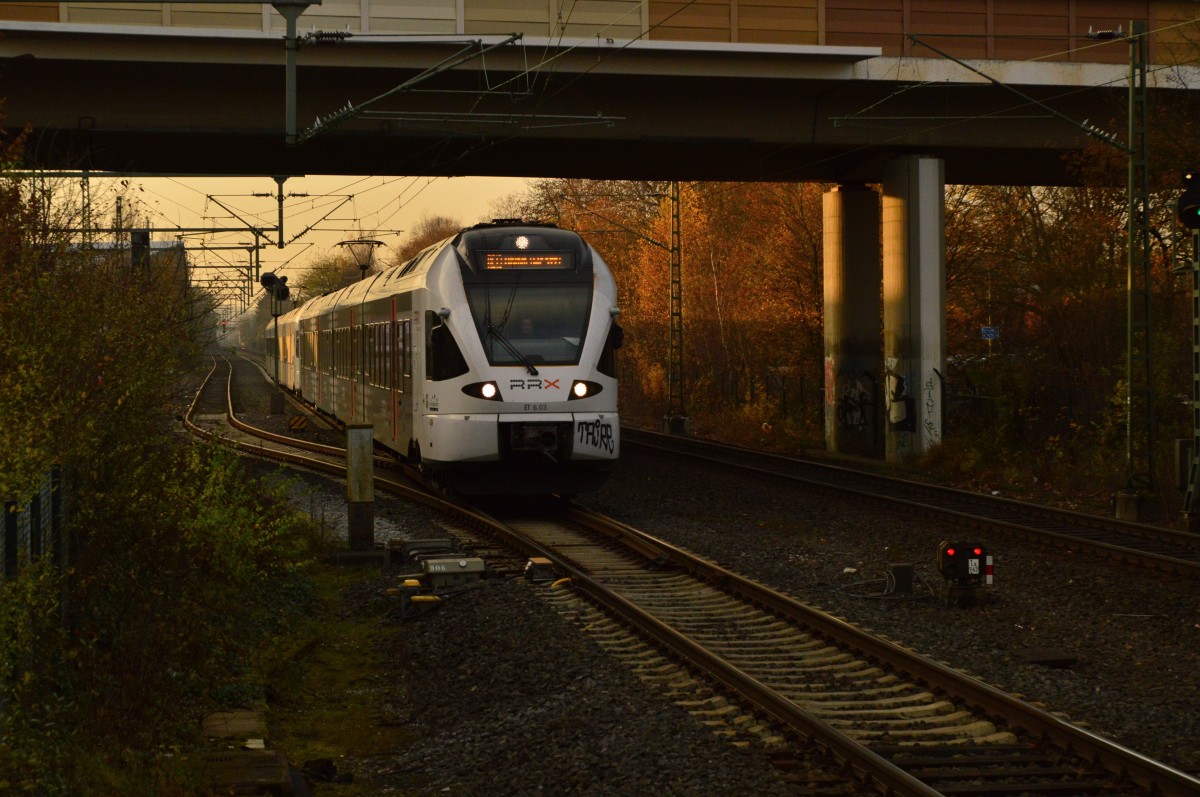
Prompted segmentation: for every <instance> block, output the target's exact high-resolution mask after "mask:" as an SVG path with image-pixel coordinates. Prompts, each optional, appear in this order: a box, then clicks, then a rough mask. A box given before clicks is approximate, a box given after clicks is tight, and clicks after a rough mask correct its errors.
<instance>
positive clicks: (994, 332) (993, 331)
mask: <svg viewBox="0 0 1200 797" xmlns="http://www.w3.org/2000/svg"><path fill="white" fill-rule="evenodd" d="M982 331H983V339H984V340H1000V327H983V330H982Z"/></svg>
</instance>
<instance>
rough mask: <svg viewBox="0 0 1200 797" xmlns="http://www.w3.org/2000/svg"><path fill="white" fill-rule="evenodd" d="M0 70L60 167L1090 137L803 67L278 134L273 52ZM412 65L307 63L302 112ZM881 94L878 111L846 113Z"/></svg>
mask: <svg viewBox="0 0 1200 797" xmlns="http://www.w3.org/2000/svg"><path fill="white" fill-rule="evenodd" d="M280 57H282V56H280ZM431 57H432V56H431ZM0 68H3V70H4V77H5V93H6V97H7V110H8V119H7V122H6V124H7V126H8V127H9V128H10V129H19V128H20V127H23V126H24V125H25V124H27V123H28V124H30V125H31V127H32V129H33V135H32V138H31V141H30V147H29V153H28V154H29V156H30V157H31V158H32V159H33V161H34V163H33V164H32V165H35V166H40V167H44V168H57V169H85V168H86V169H90V170H96V171H120V172H127V173H173V174H381V175H400V174H403V175H409V174H428V175H445V176H452V175H468V174H475V175H508V176H526V177H589V178H594V179H664V180H669V179H688V180H754V181H801V180H807V181H830V182H842V181H862V182H879V181H880V180H882V179H883V176H884V172H885V167H886V164H887V163H888V162H889V161H890V160H892V159H893V158H895V157H897V156H903V155H911V154H920V153H931V154H933V155H936V156H937V157H939V158H941V159H942V160H943V161H944V163H945V170H946V179H947V180H948V181H950V182H953V183H967V184H1033V185H1053V184H1070V183H1071V182H1072V181H1073V180H1074V179H1075V176H1074V175H1073V174H1071V173H1070V171H1069V169H1068V165H1067V163H1066V161H1065V160H1064V159H1063V157H1062V156H1063V153H1064V152H1069V151H1072V150H1075V149H1078V148H1079V147H1081V146H1082V145H1083V144H1084V143H1085V137H1084V136H1083V134H1082V132H1081V131H1079V130H1078V129H1073V127H1072V126H1071V125H1070V124H1068V123H1066V122H1063V121H1062V120H1055V119H1045V120H1042V121H1039V122H1036V123H1031V122H1030V120H1029V114H1030V113H1031V111H1030V110H1029V109H1018V110H1016V111H1012V112H1009V113H1008V114H1007V115H1006V113H1005V112H1003V111H1004V109H1008V108H1010V107H1011V105H1012V98H1011V96H1010V95H1008V94H1007V93H1006V92H1001V91H999V90H997V89H994V88H991V87H988V86H984V85H970V86H964V85H939V86H933V87H924V86H923V87H920V88H913V89H911V90H909V91H903V92H901V91H897V89H898V87H899V86H901V85H903V84H899V83H895V82H885V81H879V80H859V79H845V80H835V79H830V78H829V77H827V76H826V77H821V74H822V73H821V71H820V70H817V71H816V76H815V77H812V78H807V79H806V78H777V77H771V76H770V75H765V76H764V75H754V76H753V77H736V76H722V77H711V76H704V75H696V76H679V75H670V74H668V75H662V74H643V73H637V74H632V73H630V74H612V73H588V72H583V73H579V74H568V73H563V74H554V75H538V76H536V78H535V80H534V83H533V84H532V89H531V91H529V92H524V93H522V92H509V91H494V90H491V91H489V90H487V86H486V85H485V83H489V84H490V85H498V84H505V85H509V84H507V83H506V81H507V80H508V78H510V77H512V76H513V74H512V73H505V72H499V71H495V70H493V71H492V72H490V73H489V74H488V75H487V76H486V78H487V79H486V81H485V79H484V78H485V76H484V75H483V74H482V73H480V72H479V71H477V70H471V69H463V70H454V71H453V72H451V73H447V74H446V75H445V76H442V77H439V79H438V81H437V85H436V86H429V88H436V89H437V91H429V92H427V91H424V90H422V91H420V92H405V93H400V94H397V95H396V96H395V97H394V98H393V99H392V100H389V103H388V104H387V106H386V107H383V108H379V109H377V110H378V111H380V112H381V113H377V114H374V115H372V116H371V117H370V118H355V119H351V120H348V121H346V122H344V123H342V124H340V125H337V126H335V127H331V128H330V129H325V130H321V131H320V132H319V133H318V134H317V135H316V136H315V137H313V138H312V139H311V140H309V141H307V142H305V143H303V144H301V145H299V146H296V147H288V146H286V145H285V141H284V75H283V67H282V64H278V65H272V64H263V63H250V64H247V63H242V64H228V63H211V62H206V63H192V62H154V63H147V62H144V61H126V62H117V61H88V60H82V59H81V60H72V59H66V58H58V59H47V58H36V57H9V58H0ZM417 74H420V71H419V70H416V69H410V68H407V67H404V68H394V69H381V68H377V67H376V68H369V67H364V66H324V65H308V66H305V65H303V64H302V65H301V66H300V68H299V77H298V89H299V92H298V118H299V126H300V128H301V130H304V129H305V128H307V127H309V126H310V125H311V124H312V123H313V121H315V120H316V119H317V118H318V117H325V116H328V115H329V114H331V113H333V112H335V111H337V110H339V109H341V108H344V107H346V105H347V103H356V102H359V101H361V100H363V99H365V98H369V97H373V96H376V95H378V94H381V93H383V92H386V91H388V90H390V89H392V88H394V87H395V86H397V85H399V84H401V83H403V82H404V81H405V80H407V79H409V78H411V77H412V76H414V75H417ZM1031 91H1032V90H1031ZM1050 91H1051V89H1050V88H1049V87H1044V89H1043V92H1042V93H1043V94H1048V93H1049V92H1050ZM393 100H394V101H393ZM881 102H882V103H884V104H885V105H886V107H887V108H888V109H889V110H888V118H887V119H882V118H874V117H865V116H859V117H855V115H856V114H860V113H861V112H862V111H863V109H865V108H870V107H872V105H874V104H878V103H881ZM1063 102H1066V101H1061V102H1060V103H1059V106H1058V107H1060V108H1065V110H1066V112H1068V113H1073V112H1074V111H1076V110H1078V111H1079V115H1080V118H1083V117H1084V116H1089V115H1090V116H1091V118H1092V119H1093V120H1095V119H1096V118H1098V117H1103V115H1104V113H1105V110H1104V109H1106V108H1108V107H1109V106H1112V116H1113V117H1114V118H1116V117H1119V116H1120V114H1123V112H1124V108H1123V104H1122V100H1121V98H1120V97H1117V96H1116V95H1115V94H1114V93H1113V92H1111V91H1110V90H1106V89H1099V88H1096V89H1085V90H1079V91H1077V92H1076V93H1075V94H1073V95H1072V96H1071V98H1070V102H1071V103H1073V104H1074V105H1075V106H1078V107H1067V106H1065V105H1063ZM947 109H952V110H953V112H954V116H953V117H952V118H949V117H945V112H946V110H947ZM468 114H470V116H469V115H468ZM939 114H941V115H939ZM851 117H854V118H851ZM1031 124H1032V126H1033V127H1035V128H1036V135H1031V134H1030V128H1031Z"/></svg>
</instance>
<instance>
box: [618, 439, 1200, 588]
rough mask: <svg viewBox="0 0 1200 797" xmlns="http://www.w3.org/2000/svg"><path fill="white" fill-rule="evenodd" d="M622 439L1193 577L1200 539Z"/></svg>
mask: <svg viewBox="0 0 1200 797" xmlns="http://www.w3.org/2000/svg"><path fill="white" fill-rule="evenodd" d="M621 437H622V443H624V444H627V445H631V446H643V447H646V448H651V449H655V450H659V451H665V452H669V453H673V454H676V455H679V456H687V457H691V458H693V459H699V460H703V461H708V462H713V463H716V464H719V465H721V466H723V467H736V468H738V469H740V470H744V471H747V472H750V473H756V474H760V475H764V476H770V477H774V478H778V479H785V480H790V481H794V482H800V483H803V484H806V485H809V486H811V487H815V488H818V489H821V490H829V491H834V492H837V493H841V494H850V495H855V496H867V497H870V498H874V499H876V500H879V501H886V502H888V503H889V504H893V505H898V506H901V507H904V508H906V509H908V510H910V511H914V512H918V513H923V514H926V515H933V516H941V517H951V518H955V519H958V520H962V521H964V522H966V523H968V524H969V525H971V526H973V527H977V528H978V527H986V528H995V529H998V530H1001V531H1004V532H1011V533H1017V534H1020V535H1024V536H1026V537H1029V538H1033V539H1037V538H1043V539H1052V540H1055V541H1058V542H1063V543H1067V544H1069V545H1072V546H1074V547H1077V548H1081V549H1082V548H1086V549H1090V550H1092V551H1095V552H1097V553H1100V554H1101V555H1105V556H1109V557H1112V558H1118V559H1125V560H1129V561H1135V562H1138V563H1141V564H1143V565H1145V566H1147V567H1151V568H1153V569H1158V570H1164V571H1168V572H1175V573H1182V574H1185V575H1191V576H1195V575H1198V574H1200V535H1196V534H1193V533H1190V532H1185V531H1179V530H1176V529H1169V528H1164V527H1160V526H1151V525H1148V524H1142V523H1131V522H1128V521H1120V520H1116V519H1113V518H1105V517H1100V516H1098V515H1088V514H1084V513H1080V512H1071V511H1069V510H1064V509H1058V508H1055V507H1046V506H1042V505H1038V504H1029V503H1025V502H1021V501H1014V500H1012V499H1008V498H999V497H993V496H985V495H980V494H978V493H972V492H968V491H965V490H958V489H954V488H950V487H941V486H939V485H931V484H925V483H922V482H915V481H910V480H906V479H899V478H896V477H894V476H884V475H878V474H873V473H868V472H865V471H861V470H855V469H852V468H847V467H842V466H839V465H832V464H828V463H823V462H815V461H813V460H807V459H796V458H792V457H784V456H781V455H778V454H770V453H766V452H758V451H753V450H751V449H745V448H740V447H738V446H731V445H728V444H724V443H717V442H713V441H707V440H697V439H694V438H688V439H680V438H678V437H675V436H673V435H665V434H658V433H654V432H645V431H642V430H632V429H623V430H622V432H621ZM734 459H751V460H755V461H757V462H758V463H760V464H746V463H744V462H735V461H733V460H734ZM770 465H775V466H778V468H779V469H775V468H772V467H769V466H770ZM785 469H793V472H787V470H785ZM795 469H805V470H809V471H816V472H817V474H818V475H811V474H809V475H805V474H800V473H796V472H794V470H795ZM1095 533H1104V534H1110V535H1123V536H1126V537H1129V538H1133V539H1141V540H1147V541H1154V543H1155V544H1159V545H1167V546H1172V547H1173V548H1175V552H1174V553H1162V552H1158V551H1154V550H1148V549H1147V548H1137V547H1132V545H1130V544H1121V543H1119V542H1113V541H1111V540H1103V539H1096V538H1095V537H1091V536H1088V535H1089V534H1095ZM1147 544H1149V543H1147ZM1192 552H1194V553H1195V555H1194V557H1192V556H1191V553H1192ZM1185 556H1187V557H1190V558H1185Z"/></svg>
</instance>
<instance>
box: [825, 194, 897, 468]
mask: <svg viewBox="0 0 1200 797" xmlns="http://www.w3.org/2000/svg"><path fill="white" fill-rule="evenodd" d="M823 215H824V236H825V241H824V250H825V255H824V258H825V259H824V267H825V268H824V271H825V447H826V449H827V450H829V451H831V452H838V453H843V454H854V455H857V456H865V457H878V456H881V455H882V454H883V430H882V429H881V428H880V421H881V415H880V395H881V394H880V378H879V368H880V357H879V291H878V290H875V289H873V288H872V287H871V286H877V285H879V282H880V274H881V271H880V254H879V253H880V249H879V194H878V193H877V192H875V191H874V190H873V189H870V188H867V187H866V186H865V185H843V186H838V187H837V188H835V189H834V190H832V191H828V192H826V193H825V196H824V198H823Z"/></svg>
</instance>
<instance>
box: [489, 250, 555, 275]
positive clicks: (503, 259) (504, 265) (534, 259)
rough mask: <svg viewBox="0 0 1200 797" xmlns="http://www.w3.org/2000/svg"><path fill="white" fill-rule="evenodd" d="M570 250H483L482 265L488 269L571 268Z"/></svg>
mask: <svg viewBox="0 0 1200 797" xmlns="http://www.w3.org/2000/svg"><path fill="white" fill-rule="evenodd" d="M572 255H573V253H571V252H484V253H483V267H484V268H486V269H488V270H489V271H494V270H502V269H510V268H571V265H572V261H573V257H572Z"/></svg>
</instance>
